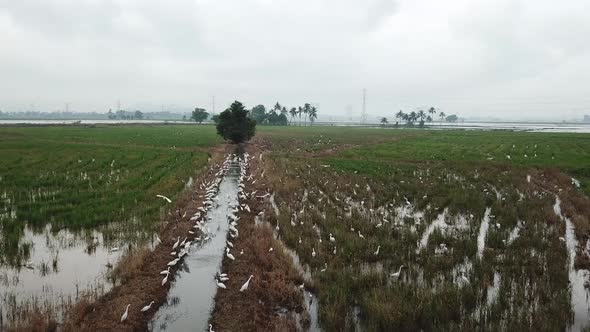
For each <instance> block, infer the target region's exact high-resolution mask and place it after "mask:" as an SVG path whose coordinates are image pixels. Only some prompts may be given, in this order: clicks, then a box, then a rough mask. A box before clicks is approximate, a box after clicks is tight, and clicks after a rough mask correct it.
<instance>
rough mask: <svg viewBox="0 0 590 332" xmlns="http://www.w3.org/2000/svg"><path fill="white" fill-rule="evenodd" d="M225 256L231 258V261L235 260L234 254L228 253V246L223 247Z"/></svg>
mask: <svg viewBox="0 0 590 332" xmlns="http://www.w3.org/2000/svg"><path fill="white" fill-rule="evenodd" d="M225 256H227V258H229V259H231V260H232V261H234V260H236V258H235V257H234V255H232V254H230V253H229V248H225Z"/></svg>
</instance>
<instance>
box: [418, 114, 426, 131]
mask: <svg viewBox="0 0 590 332" xmlns="http://www.w3.org/2000/svg"><path fill="white" fill-rule="evenodd" d="M416 116H417V117H418V118H419V119H420V127H422V126H424V119H425V118H426V113H425V112H424V111H423V110H419V111H418V113H416Z"/></svg>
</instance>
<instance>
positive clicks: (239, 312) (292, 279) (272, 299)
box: [210, 141, 303, 331]
mask: <svg viewBox="0 0 590 332" xmlns="http://www.w3.org/2000/svg"><path fill="white" fill-rule="evenodd" d="M255 142H256V141H255ZM255 142H253V143H251V144H250V146H249V147H248V152H249V153H250V154H251V155H252V156H254V157H255V158H254V159H253V160H252V161H251V163H250V169H251V170H253V173H254V174H255V178H258V175H260V173H259V172H258V171H261V170H262V168H261V167H260V166H261V165H260V164H259V163H261V161H260V159H259V151H260V150H259V146H257V145H256V143H255ZM262 162H264V156H263V161H262ZM267 176H270V175H265V178H266V177H267ZM266 189H267V184H266V179H260V180H258V182H257V183H256V184H255V186H252V185H250V184H248V185H247V191H252V190H258V192H259V194H260V193H262V192H264V191H265V190H266ZM246 203H247V204H248V205H249V206H250V208H251V211H252V212H251V213H247V212H246V211H241V212H240V222H239V226H238V227H239V230H240V236H239V237H238V238H237V239H235V240H234V241H233V244H234V248H235V251H236V252H239V251H240V250H244V254H243V255H239V256H237V258H236V260H235V261H230V260H228V259H227V258H224V261H223V265H222V270H223V271H224V272H226V273H228V275H229V276H230V280H229V281H228V282H226V286H227V289H224V290H218V292H217V294H216V295H215V307H214V309H213V313H212V317H211V319H210V322H211V324H213V326H214V329H215V330H219V331H294V330H296V325H295V321H294V316H293V315H286V316H281V315H279V314H278V313H277V312H278V311H279V309H281V310H286V311H288V312H290V313H294V312H301V311H302V310H303V296H302V293H301V292H300V291H299V290H298V289H297V287H296V285H298V284H300V283H301V281H302V278H301V276H300V275H299V274H298V272H297V271H296V269H295V268H294V267H293V266H292V260H291V258H290V257H289V256H288V254H287V253H285V252H284V251H283V250H282V247H281V244H280V243H279V242H278V241H276V240H275V239H274V237H273V233H272V230H271V229H270V228H269V227H267V226H264V225H255V224H254V218H255V216H256V214H258V212H259V211H263V210H264V211H265V213H266V214H267V215H268V214H270V213H272V212H271V211H270V209H269V206H268V203H267V202H263V201H261V200H259V199H257V198H251V199H250V200H248V201H247V202H246ZM271 247H272V248H273V249H274V250H273V251H272V252H269V249H270V248H271ZM251 274H252V275H254V278H253V279H252V281H251V282H250V286H249V289H248V290H247V291H245V292H240V291H239V289H240V287H241V286H242V284H243V283H244V282H245V281H246V280H247V279H248V277H249V276H250V275H251Z"/></svg>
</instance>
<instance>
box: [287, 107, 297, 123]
mask: <svg viewBox="0 0 590 332" xmlns="http://www.w3.org/2000/svg"><path fill="white" fill-rule="evenodd" d="M289 114H291V124H293V118H294V117H295V115H297V108H295V107H291V110H290V111H289Z"/></svg>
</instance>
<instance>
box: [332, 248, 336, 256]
mask: <svg viewBox="0 0 590 332" xmlns="http://www.w3.org/2000/svg"><path fill="white" fill-rule="evenodd" d="M332 253H333V254H334V255H336V246H334V251H332Z"/></svg>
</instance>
